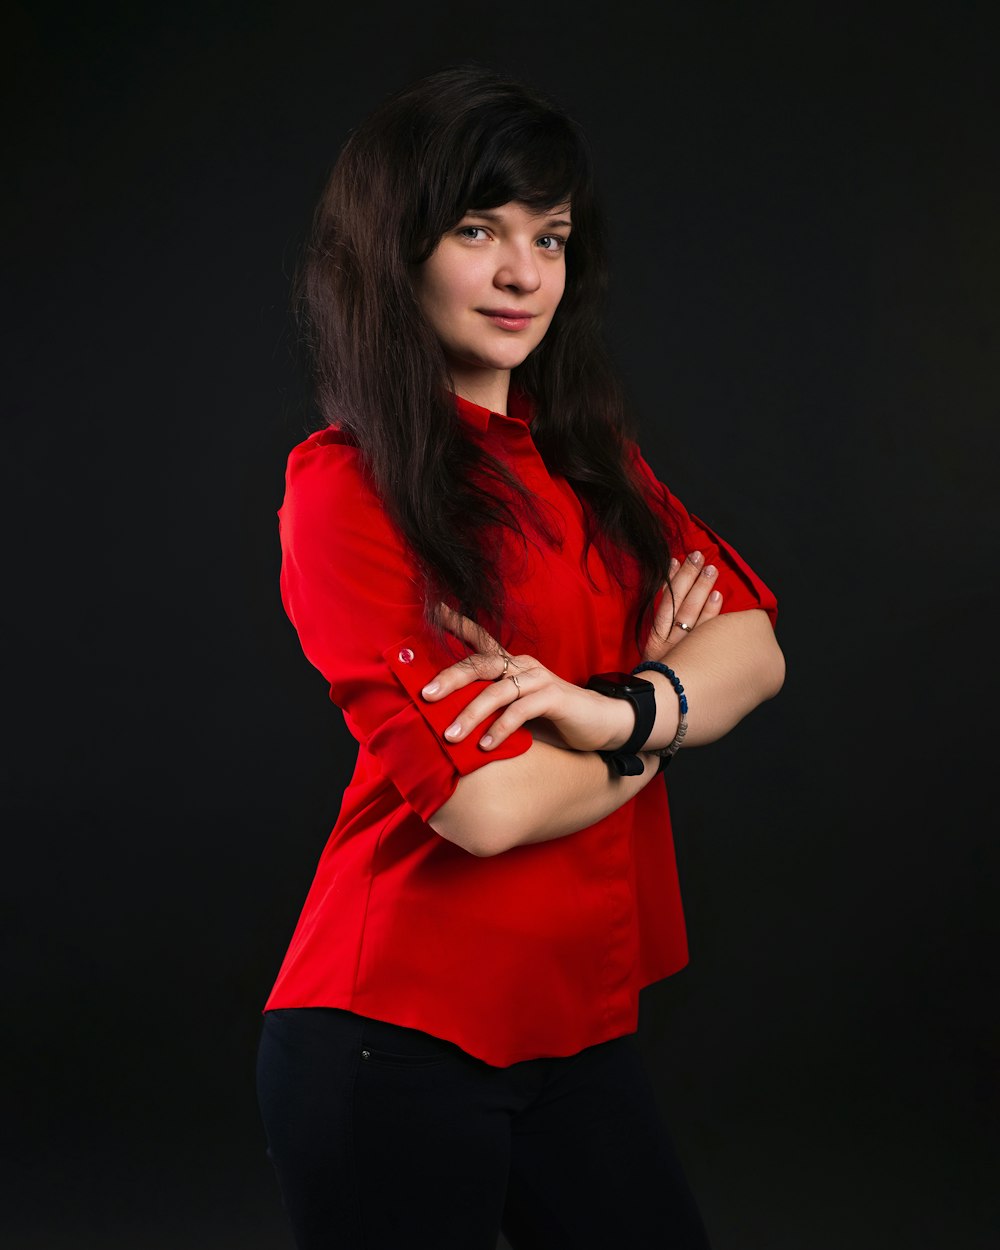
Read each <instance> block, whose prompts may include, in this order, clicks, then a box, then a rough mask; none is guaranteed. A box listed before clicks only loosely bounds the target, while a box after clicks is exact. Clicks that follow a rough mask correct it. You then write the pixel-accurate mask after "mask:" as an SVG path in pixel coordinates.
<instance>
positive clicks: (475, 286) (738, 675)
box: [414, 203, 785, 856]
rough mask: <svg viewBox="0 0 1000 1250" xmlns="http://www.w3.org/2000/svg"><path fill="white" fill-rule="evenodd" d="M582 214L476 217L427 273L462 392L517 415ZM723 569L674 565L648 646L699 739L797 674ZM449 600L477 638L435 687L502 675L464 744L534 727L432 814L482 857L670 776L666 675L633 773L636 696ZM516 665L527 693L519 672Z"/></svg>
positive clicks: (672, 720) (454, 625)
mask: <svg viewBox="0 0 1000 1250" xmlns="http://www.w3.org/2000/svg"><path fill="white" fill-rule="evenodd" d="M569 222H570V213H569V205H563V206H561V207H560V208H559V209H556V210H555V211H553V212H550V213H544V214H541V215H539V214H535V213H532V212H530V211H529V210H528V209H527V208H526V207H525V206H524V205H521V204H516V203H510V204H505V205H503V206H502V207H500V208H498V209H491V210H489V212H488V213H479V212H475V213H468V214H467V215H466V216H465V217H463V218H462V220H461V222H459V224H458V225H457V226H456V227H455V228H454V229H452V230H450V231H448V233H446V234H445V235H444V236H443V237H442V238H441V240H440V241H439V243H438V246H437V248H436V249H435V251H434V252H433V253H432V255H431V256H430V257H429V259H428V260H427V261H426V262H425V263H424V264H423V265H422V266H421V267H420V269H419V270H418V271H417V273H416V275H415V278H414V290H415V292H416V294H417V298H418V300H419V302H420V304H421V307H422V309H423V311H424V313H425V315H426V316H427V318H428V320H429V321H430V323H431V325H432V326H433V327H434V330H435V332H436V333H437V335H438V337H439V339H440V341H441V343H442V345H443V347H444V350H445V355H446V357H447V360H448V364H449V368H450V370H451V384H452V387H453V389H454V390H455V391H456V392H457V393H458V394H459V395H462V396H464V397H465V398H467V399H469V400H471V401H472V402H473V403H477V404H481V405H482V406H483V407H486V408H489V409H490V410H491V411H494V412H505V411H506V406H507V396H508V392H509V388H510V374H511V370H512V369H514V368H516V367H517V366H518V365H519V364H521V363H522V362H523V361H524V360H525V359H526V357H527V356H528V354H529V352H531V351H533V350H534V348H535V347H537V346H538V344H539V343H540V342H541V341H542V339H543V338H544V335H545V332H546V330H547V329H548V327H549V325H550V324H551V321H552V317H553V315H554V314H555V311H556V309H557V307H558V305H559V301H560V299H561V298H562V294H563V291H564V289H565V281H566V257H565V241H566V239H568V237H569ZM498 311H501V312H509V313H516V312H525V313H531V314H532V316H531V318H530V320H528V321H527V322H525V323H523V324H521V323H520V322H517V321H514V320H510V319H508V320H501V321H499V322H498V321H497V319H495V318H492V317H491V316H490V315H489V314H490V313H496V312H498ZM716 575H717V570H716V569H715V568H714V566H712V565H707V566H705V564H704V560H703V558H702V555H701V552H697V551H696V552H691V553H689V554H688V555H687V557H686V558H685V559H684V560H683V561H682V562H680V563H678V562H677V561H676V560H675V561H672V562H671V573H670V578H669V589H670V591H671V592H672V596H671V594H668V593H665V594H664V595H663V597H662V599H661V602H660V605H659V609H658V611H657V614H656V618H655V620H654V622H653V625H652V628H651V630H650V634H649V637H648V639H647V640H646V645H645V648H644V650H643V659H651V660H661V661H662V660H663V659H664V658H665V657H666V656H667V655H668V654H669V655H670V666H671V668H673V669H674V670H675V671H676V672H677V674H678V676H679V677H680V678H681V680H682V681H683V683H684V687H685V690H686V692H687V695H688V701H689V704H690V710H689V712H688V730H687V736H686V737H685V739H684V745H685V747H688V746H698V745H703V744H706V743H709V742H714V741H716V740H717V739H718V738H721V737H722V736H723V735H724V734H726V733H728V732H729V730H730V729H732V728H733V726H735V725H736V724H738V722H739V721H740V720H742V719H743V717H744V716H746V715H747V714H748V713H749V712H751V711H752V710H753V709H754V708H755V707H757V706H758V705H759V704H760V703H762V702H764V701H765V700H767V699H770V698H772V697H773V696H774V695H776V694H777V693H778V691H779V690H780V689H781V686H782V683H783V681H784V675H785V664H784V657H783V656H782V653H781V650H780V648H779V647H778V644H777V641H776V639H775V636H774V631H773V629H772V628H771V624H770V621H769V620H768V618H767V615H766V613H764V612H763V611H762V610H761V609H752V610H749V611H743V612H729V613H726V614H725V615H724V616H723V615H720V613H721V609H722V597H721V595H720V594H719V592H718V591H717V590H715V589H714V582H715V578H716ZM665 589H666V588H665ZM438 610H439V612H440V613H441V618H442V620H443V622H444V624H445V625H446V626H447V628H448V629H449V630H451V632H453V633H455V634H456V635H457V636H458V637H460V638H463V639H464V640H465V641H466V642H467V643H468V644H469V645H470V646H471V647H473V648H474V650H473V651H472V652H471V653H470V654H469V655H468V656H466V657H465V658H464V659H463V660H460V661H459V662H458V663H456V664H452V665H450V666H449V667H448V668H446V669H444V670H443V671H442V672H441V673H439V674H438V675H437V676H436V677H435V678H434V679H433V681H431V682H430V683H428V685H427V686H426V687H425V688H424V690H423V698H425V699H427V700H428V701H432V700H434V699H440V698H443V697H444V696H445V695H447V694H450V693H451V692H452V691H454V690H457V689H461V688H463V687H465V686H467V685H470V684H471V683H473V682H479V683H484V682H488V683H489V684H486V685H484V686H483V689H482V690H481V691H480V692H479V693H478V694H477V695H476V697H475V698H474V699H473V700H472V701H471V702H470V704H469V705H468V707H467V708H466V709H465V710H464V711H463V713H462V715H461V716H460V717H459V718H458V719H457V720H456V721H455V723H454V724H453V725H451V726H449V727H448V729H447V730H446V731H445V735H446V737H447V738H448V740H449V741H452V742H459V741H461V740H462V739H463V738H465V737H467V736H468V734H469V733H471V732H472V731H473V730H474V729H475V728H476V726H477V725H480V724H482V722H483V721H484V720H487V719H489V718H490V717H491V716H493V715H496V713H497V712H498V711H500V712H501V714H500V715H499V716H498V718H497V720H496V721H495V722H494V723H493V725H492V726H491V728H490V732H489V734H488V735H487V736H485V737H483V738H481V739H480V740H479V745H480V748H481V749H482V750H484V751H489V750H495V749H496V747H497V746H498V745H499V744H500V743H501V742H503V741H504V739H505V738H507V737H508V736H509V735H510V734H511V733H513V732H514V730H515V729H517V728H519V727H520V726H522V725H523V726H525V727H527V728H528V729H529V730H530V732H531V734H532V738H533V739H534V741H533V742H532V745H531V747H530V749H529V750H528V751H526V752H524V753H523V754H522V755H519V756H516V757H515V758H514V759H510V760H503V759H500V760H494V761H492V763H491V764H490V765H489V766H488V767H484V768H480V769H477V770H476V771H475V772H474V773H471V774H469V775H468V776H465V777H462V778H461V779H460V780H459V781H458V783H457V785H456V788H455V790H454V792H453V793H452V795H451V797H450V798H449V799H448V800H447V801H446V802H445V803H444V804H443V805H442V806H441V807H440V808H439V809H438V811H437V812H435V813H434V815H433V816H432V817H431V819H430V824H431V827H432V828H433V829H435V830H436V831H437V832H438V833H439V834H440V835H441V836H442V837H445V838H447V839H449V840H450V841H452V842H454V843H456V844H457V845H459V846H461V847H463V848H464V849H465V850H467V851H469V852H470V854H473V855H479V856H487V855H496V854H500V853H502V852H503V851H506V850H509V849H511V848H512V847H515V846H523V845H527V844H530V843H534V842H542V841H548V840H550V839H552V838H560V837H565V836H567V835H568V834H572V833H575V832H577V831H578V830H580V829H584V828H587V827H588V826H589V825H592V824H594V823H596V822H597V821H598V820H601V819H603V818H604V817H605V816H608V815H610V814H611V813H612V812H614V811H616V810H617V809H618V808H619V807H621V806H622V805H623V804H624V803H627V802H628V801H629V800H630V799H631V798H634V797H635V795H636V794H638V793H639V792H640V790H642V788H643V787H644V786H645V785H647V784H648V783H649V781H650V780H652V778H653V777H654V776H656V774H657V770H658V767H659V757H658V756H656V755H654V754H652V753H651V751H652V750H655V749H657V748H660V747H665V746H667V745H668V744H669V743H670V742H672V741H673V738H674V736H675V734H676V732H677V725H678V716H679V712H678V701H677V696H676V694H675V692H674V689H673V687H672V686H671V684H670V682H669V681H668V680H667V679H666V677H664V676H662V675H661V674H659V673H655V672H646V673H644V674H643V676H644V677H645V678H647V679H648V680H650V681H652V682H653V684H654V686H655V687H656V707H657V714H656V721H655V723H654V726H653V731H652V733H651V734H650V737H649V740H648V743H647V745H648V746H649V748H650V751H643V752H640V759H641V760H642V762H643V764H644V771H643V773H642V775H641V776H637V777H618V776H616V775H613V774H612V773H611V772H610V770H609V768H608V766H607V764H605V762H604V761H603V760H602V759H601V757H600V756H599V755H597V754H596V753H595V752H596V751H598V750H606V749H613V748H615V747H618V746H621V745H622V744H623V743H624V742H625V741H627V739H628V737H629V735H630V733H631V732H632V728H633V726H634V713H633V711H632V709H631V707H630V706H629V705H628V704H627V703H626V702H625V701H624V700H621V699H612V698H608V697H607V696H605V695H601V694H598V693H597V692H596V691H592V690H585V689H584V688H582V687H580V686H577V685H574V684H573V683H572V682H568V681H565V680H564V679H563V678H561V677H559V676H558V674H556V673H553V672H551V671H550V670H549V669H547V668H546V667H545V666H544V665H543V664H541V663H540V662H539V661H538V660H537V659H535V657H533V656H530V655H518V656H510V657H507V658H506V661H505V658H504V657H505V653H504V652H503V651H502V649H501V648H500V646H499V644H498V643H497V642H496V640H495V639H492V638H490V637H489V635H487V634H484V632H483V631H480V630H478V629H477V627H476V626H475V625H474V623H473V622H472V621H469V620H468V619H467V618H464V617H461V616H459V615H458V614H457V613H454V612H452V611H450V609H448V608H447V607H446V606H445V605H443V604H442V605H440V606H439V609H438ZM680 622H683V623H684V624H685V625H688V626H690V629H689V630H684V629H682V628H680ZM505 663H506V672H507V674H508V676H509V675H511V674H513V675H515V676H516V677H517V679H518V686H519V687H520V693H519V692H518V688H517V687H515V685H514V683H513V682H511V681H509V680H507V679H506V678H504V677H503V673H504V668H505ZM501 709H503V710H502V711H501Z"/></svg>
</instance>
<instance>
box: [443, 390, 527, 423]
mask: <svg viewBox="0 0 1000 1250" xmlns="http://www.w3.org/2000/svg"><path fill="white" fill-rule="evenodd" d="M455 407H456V409H457V410H458V415H459V417H461V419H462V420H463V421H467V422H468V424H469V425H471V426H472V427H473V428H474V429H477V430H479V431H480V432H481V433H483V434H485V433H486V430H487V428H488V426H489V423H490V418H491V417H499V418H500V419H501V420H503V421H520V422H521V423H522V425H530V423H531V418H532V417H533V416H534V404H533V403H532V401H531V400H530V399H529V398H528V396H527V395H525V394H524V393H523V392H522V391H518V390H514V389H511V391H510V393H509V394H508V396H507V411H506V412H505V413H504V412H491V411H490V409H489V408H483V407H481V406H480V405H479V404H474V403H473V402H472V400H471V399H466V398H465V397H464V396H463V395H456V396H455Z"/></svg>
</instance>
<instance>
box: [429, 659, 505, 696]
mask: <svg viewBox="0 0 1000 1250" xmlns="http://www.w3.org/2000/svg"><path fill="white" fill-rule="evenodd" d="M504 661H506V662H507V663H506V667H507V669H508V671H510V669H511V668H513V666H514V657H513V656H509V655H507V654H506V652H504V653H503V654H501V653H500V652H499V651H496V652H489V653H488V654H486V655H484V654H483V653H482V652H481V651H473V652H472V654H471V655H467V656H465V657H464V658H463V659H461V660H456V662H455V663H454V664H449V665H448V667H447V668H443V669H442V670H441V671H440V673H438V674H437V675H436V676H434V677H432V678H431V680H430V681H429V682H428V683H427V685H426V686H424V688H423V689H422V690H421V692H420V693H421V694H422V695H423V696H424V698H425V699H430V700H433V699H443V698H444V697H445V695H449V694H452V693H454V691H456V690H462V689H464V687H466V686H471V685H472V683H473V682H474V681H489V682H495V681H496V680H497V678H498V677H500V676H501V675H502V673H503V671H504V666H505V665H504Z"/></svg>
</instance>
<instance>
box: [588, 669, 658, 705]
mask: <svg viewBox="0 0 1000 1250" xmlns="http://www.w3.org/2000/svg"><path fill="white" fill-rule="evenodd" d="M587 685H588V686H589V687H590V689H591V690H596V691H598V692H599V693H600V694H610V695H614V696H617V697H618V698H619V699H620V698H623V697H624V696H625V695H627V694H641V693H642V692H643V691H644V690H649V689H650V688H651V687H652V685H653V683H652V682H651V681H647V680H646V679H645V677H635V676H633V675H632V673H595V674H594V676H593V677H591V679H590V680H589V681H588V682H587Z"/></svg>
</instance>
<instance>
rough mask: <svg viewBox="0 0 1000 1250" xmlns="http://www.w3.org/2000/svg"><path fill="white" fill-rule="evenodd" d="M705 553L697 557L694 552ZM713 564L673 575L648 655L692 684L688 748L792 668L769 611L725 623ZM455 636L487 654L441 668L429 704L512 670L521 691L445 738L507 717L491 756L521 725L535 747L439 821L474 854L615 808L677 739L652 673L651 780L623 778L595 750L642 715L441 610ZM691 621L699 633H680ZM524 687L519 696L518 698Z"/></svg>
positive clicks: (659, 680)
mask: <svg viewBox="0 0 1000 1250" xmlns="http://www.w3.org/2000/svg"><path fill="white" fill-rule="evenodd" d="M694 554H695V555H696V556H697V553H694ZM713 579H714V570H713V569H712V566H708V567H707V568H702V567H701V564H700V561H699V560H698V559H692V557H690V556H689V557H688V559H686V560H685V561H684V562H683V563H682V564H680V565H678V566H677V567H676V568H675V569H674V572H673V573H672V575H671V589H672V591H673V598H672V599H671V596H670V595H668V594H665V595H664V596H663V599H662V601H661V604H660V608H659V610H658V612H657V616H656V619H655V620H654V622H653V626H652V629H651V630H650V635H649V638H648V640H647V643H646V646H645V648H644V651H643V658H644V659H651V660H661V661H662V660H664V658H665V657H666V656H667V655H668V654H669V657H670V658H669V664H670V666H671V667H672V668H673V669H674V670H675V672H676V673H677V675H678V676H679V677H680V679H681V680H682V681H683V683H684V687H685V690H686V692H687V696H688V703H689V711H688V729H687V735H686V737H685V739H684V744H685V747H690V746H700V745H704V744H707V743H710V742H715V741H716V740H717V739H719V738H721V737H723V736H724V735H725V734H726V733H728V732H729V731H730V730H731V729H732V728H733V727H734V726H735V725H736V724H738V723H739V722H740V721H741V720H742V719H743V718H744V717H745V716H746V715H747V714H748V713H749V712H751V711H753V709H754V708H755V707H757V706H758V705H759V704H761V703H763V702H765V701H766V700H767V699H770V698H773V697H774V695H776V694H777V693H778V691H779V690H780V689H781V686H782V683H783V681H784V675H785V663H784V657H783V655H782V652H781V649H780V647H779V646H778V643H777V640H776V638H775V636H774V630H773V629H772V628H771V623H770V621H769V620H768V617H767V614H766V613H765V612H764V611H763V610H762V609H760V608H754V609H748V610H746V611H739V612H729V613H726V614H725V615H720V613H721V607H722V601H721V597H720V596H719V594H718V592H717V591H714V590H713V587H712V582H713ZM443 613H444V615H445V620H446V622H447V624H448V627H449V629H451V630H453V632H455V633H456V634H458V635H459V636H461V637H463V638H465V640H466V641H467V642H469V643H471V644H473V645H478V646H479V647H480V650H478V651H476V652H474V653H473V654H471V655H469V656H467V657H466V658H465V659H463V660H461V661H459V662H458V663H457V664H453V665H451V666H450V667H449V668H447V669H445V670H443V672H441V673H440V674H438V676H437V677H436V678H435V679H434V681H433V682H432V683H430V684H429V685H428V686H427V687H425V688H424V697H425V698H427V699H435V698H441V697H443V696H444V695H445V694H448V693H451V692H452V691H454V690H457V689H459V688H461V687H462V686H465V685H468V684H469V683H470V682H473V681H482V680H483V679H484V678H490V679H496V678H499V677H501V676H502V675H503V673H504V672H505V671H506V673H507V675H508V676H509V675H510V674H514V675H515V676H516V677H517V679H518V681H517V684H516V686H515V685H514V684H512V683H510V682H508V681H500V680H493V681H492V682H491V684H490V685H489V686H487V687H486V688H485V689H484V690H483V691H482V692H481V693H480V694H479V695H477V696H476V698H475V699H473V700H472V701H471V703H470V704H469V705H468V707H467V708H466V709H465V710H464V711H463V713H462V715H461V716H460V717H459V718H458V720H457V721H456V722H455V725H453V726H450V727H449V729H448V730H446V735H447V737H448V738H449V740H450V741H452V742H457V741H461V739H462V738H463V737H465V736H466V735H467V734H468V733H469V732H470V731H471V730H472V729H474V728H475V726H477V725H479V724H481V723H482V722H483V721H484V720H486V719H487V718H488V717H489V716H490V715H494V716H495V715H496V713H497V712H498V710H499V709H501V708H505V710H504V711H503V712H502V713H501V714H500V715H499V716H498V717H497V719H496V720H495V721H494V722H493V724H492V726H491V728H490V732H489V735H488V736H487V737H485V738H483V739H481V740H480V745H481V746H482V747H483V749H484V750H487V751H488V750H490V749H491V748H495V747H496V746H497V744H498V743H500V742H501V741H503V740H504V738H506V737H507V736H508V735H509V734H510V733H512V732H513V731H514V730H515V729H516V728H518V727H519V726H521V725H524V726H526V727H527V728H528V729H530V730H531V732H532V736H533V738H534V742H533V743H532V745H531V747H530V749H529V750H528V751H526V752H525V753H524V754H522V755H519V756H516V757H515V758H513V759H504V760H495V761H493V763H492V765H491V766H490V767H484V768H480V769H477V770H476V771H475V772H474V773H471V774H469V775H468V776H465V777H463V778H461V780H460V781H459V782H458V785H457V786H456V788H455V791H454V792H453V794H452V795H451V797H450V798H449V799H448V800H447V801H446V802H445V803H444V804H443V805H442V806H441V807H440V808H439V809H438V810H437V812H435V813H434V815H433V816H432V817H431V820H430V824H431V826H432V827H433V828H434V829H435V830H436V831H437V832H438V833H439V834H441V836H442V837H445V838H447V839H449V841H452V842H455V843H456V844H457V845H459V846H461V847H463V848H464V849H465V850H467V851H469V852H470V853H471V854H473V855H495V854H498V853H500V852H502V851H506V850H509V849H510V848H511V847H514V846H522V845H526V844H528V843H532V842H544V841H548V840H550V839H552V838H561V837H564V836H565V835H567V834H570V833H575V832H576V831H577V830H579V829H584V828H586V827H587V826H589V825H592V824H594V823H595V822H596V821H598V820H601V819H603V818H604V817H605V816H608V815H610V814H611V813H612V812H614V811H616V810H617V809H618V808H619V807H621V806H622V805H623V804H624V803H627V802H628V801H629V799H631V798H634V797H635V795H636V794H638V793H639V791H640V790H642V789H643V787H644V786H645V785H647V784H648V782H649V781H650V780H651V779H652V778H653V777H654V776H655V775H656V772H657V769H658V767H659V757H658V756H656V755H654V754H652V753H651V752H652V751H654V750H656V749H658V748H661V747H665V746H667V745H668V744H669V743H670V742H671V741H672V740H673V738H674V735H675V734H676V732H677V725H678V717H679V709H678V700H677V696H676V694H675V692H674V690H673V687H672V686H671V684H670V682H669V681H668V680H667V679H666V678H665V677H664V676H662V675H661V674H660V673H657V672H655V671H649V672H645V673H643V676H644V677H645V678H646V679H647V680H649V681H651V682H652V683H653V685H654V686H655V687H656V709H657V711H656V721H655V723H654V726H653V730H652V732H651V734H650V736H649V739H648V742H647V744H646V745H647V747H648V748H649V750H648V751H642V752H640V759H641V760H642V761H643V763H644V765H645V767H644V770H643V772H642V774H641V775H638V776H633V777H618V776H614V775H612V774H611V772H610V770H609V769H608V766H607V765H606V764H605V762H604V761H603V760H602V759H601V757H600V756H599V755H596V754H595V752H596V751H598V750H609V749H614V748H615V747H619V746H621V745H622V744H623V743H624V742H625V741H627V739H628V737H629V735H630V734H631V732H632V729H633V726H634V720H635V717H634V713H633V711H632V708H631V707H630V706H629V704H628V703H626V702H625V701H624V700H621V699H610V698H607V697H606V696H605V695H602V694H598V693H596V692H595V691H592V690H586V689H584V688H583V687H581V686H577V685H574V684H573V683H571V682H567V681H564V680H563V679H562V678H560V677H558V676H557V675H556V674H555V673H552V672H550V671H549V670H548V669H547V668H545V666H544V665H542V664H540V663H539V662H538V661H537V660H535V659H534V658H533V657H532V656H528V655H520V656H509V657H507V658H506V660H505V658H504V656H505V653H504V652H503V651H502V649H501V648H500V647H499V646H498V645H497V644H496V643H495V642H493V640H492V639H489V638H487V639H486V640H485V645H484V642H483V636H482V634H481V633H479V632H477V631H476V630H475V627H474V626H473V625H472V623H471V622H469V621H467V620H466V619H465V618H463V617H459V616H457V614H455V613H449V611H448V609H443ZM679 621H684V622H685V624H688V625H689V626H690V628H689V629H688V630H686V631H685V630H683V629H682V628H680V626H679V625H678V622H679ZM518 688H519V690H520V693H518Z"/></svg>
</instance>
